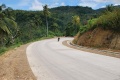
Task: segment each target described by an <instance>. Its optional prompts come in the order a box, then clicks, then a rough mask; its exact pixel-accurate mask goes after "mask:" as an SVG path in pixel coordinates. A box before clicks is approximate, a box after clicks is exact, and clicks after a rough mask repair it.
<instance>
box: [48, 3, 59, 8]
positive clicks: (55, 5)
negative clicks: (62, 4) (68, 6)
mask: <svg viewBox="0 0 120 80" xmlns="http://www.w3.org/2000/svg"><path fill="white" fill-rule="evenodd" d="M57 6H59V3H57V2H56V3H54V4H51V5H48V8H53V7H57Z"/></svg>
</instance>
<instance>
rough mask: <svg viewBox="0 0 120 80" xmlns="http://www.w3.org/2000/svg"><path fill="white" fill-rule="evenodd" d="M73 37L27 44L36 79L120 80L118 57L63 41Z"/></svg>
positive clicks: (29, 59) (119, 60)
mask: <svg viewBox="0 0 120 80" xmlns="http://www.w3.org/2000/svg"><path fill="white" fill-rule="evenodd" d="M71 39H72V38H61V40H60V42H57V38H54V39H48V40H43V41H38V42H34V43H32V44H31V45H29V46H28V48H27V57H28V61H29V64H30V67H31V69H32V71H33V73H34V74H35V76H36V77H37V80H120V59H118V58H113V57H108V56H103V55H98V54H93V53H89V52H84V51H80V50H75V49H72V48H69V47H66V46H64V45H62V41H64V40H71Z"/></svg>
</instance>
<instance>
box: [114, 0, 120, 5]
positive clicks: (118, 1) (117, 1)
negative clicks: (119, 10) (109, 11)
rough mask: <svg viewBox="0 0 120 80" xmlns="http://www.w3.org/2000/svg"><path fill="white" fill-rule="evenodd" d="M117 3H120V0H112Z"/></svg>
mask: <svg viewBox="0 0 120 80" xmlns="http://www.w3.org/2000/svg"><path fill="white" fill-rule="evenodd" d="M112 1H113V2H114V3H115V4H120V0H112Z"/></svg>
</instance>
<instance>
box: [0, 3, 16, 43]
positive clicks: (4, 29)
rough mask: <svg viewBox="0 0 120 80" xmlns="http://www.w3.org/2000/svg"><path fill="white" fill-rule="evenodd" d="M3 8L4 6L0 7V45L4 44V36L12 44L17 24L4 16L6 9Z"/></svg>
mask: <svg viewBox="0 0 120 80" xmlns="http://www.w3.org/2000/svg"><path fill="white" fill-rule="evenodd" d="M5 8H6V6H5V5H1V6H0V41H1V43H2V45H3V43H4V42H3V40H4V39H5V38H6V36H7V38H8V37H9V38H11V41H12V42H13V41H14V38H15V36H16V34H17V32H18V27H17V23H16V22H15V21H14V20H12V19H10V18H8V17H7V16H6V14H5V13H4V12H5V10H7V8H6V9H5ZM15 30H17V32H15ZM13 33H14V34H13Z"/></svg>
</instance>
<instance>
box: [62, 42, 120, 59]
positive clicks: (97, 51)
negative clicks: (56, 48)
mask: <svg viewBox="0 0 120 80" xmlns="http://www.w3.org/2000/svg"><path fill="white" fill-rule="evenodd" d="M62 43H63V45H65V46H67V47H71V48H74V49H77V50H82V51H87V52H91V53H95V54H101V55H106V56H111V57H116V58H120V50H113V49H105V48H103V49H102V48H90V47H84V46H78V45H75V44H72V43H71V42H70V41H63V42H62Z"/></svg>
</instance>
